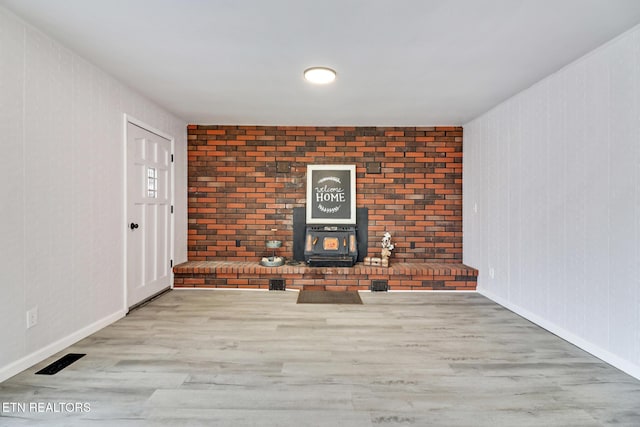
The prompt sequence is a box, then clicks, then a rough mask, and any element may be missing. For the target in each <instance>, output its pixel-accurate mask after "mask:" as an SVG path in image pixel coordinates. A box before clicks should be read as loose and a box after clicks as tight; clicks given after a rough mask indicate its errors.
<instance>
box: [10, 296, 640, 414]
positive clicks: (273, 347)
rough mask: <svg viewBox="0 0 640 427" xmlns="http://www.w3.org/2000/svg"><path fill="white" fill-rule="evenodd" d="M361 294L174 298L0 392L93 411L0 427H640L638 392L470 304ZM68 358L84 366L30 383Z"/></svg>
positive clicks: (561, 345)
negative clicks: (343, 301) (352, 301)
mask: <svg viewBox="0 0 640 427" xmlns="http://www.w3.org/2000/svg"><path fill="white" fill-rule="evenodd" d="M361 296H362V299H363V301H364V305H319V304H296V297H297V293H296V292H251V291H219V290H216V291H207V290H198V291H172V292H169V293H167V294H165V295H163V296H162V297H160V298H158V299H157V300H155V301H153V302H151V303H150V304H148V305H147V306H145V307H142V308H141V309H138V310H136V311H133V312H132V313H131V314H130V315H129V316H127V317H126V318H124V319H122V320H121V321H119V322H117V323H115V324H113V325H111V326H109V327H107V328H105V329H103V330H101V331H100V332H98V333H96V334H94V335H92V336H91V337H89V338H87V339H85V340H83V341H81V342H79V343H78V344H76V345H74V346H72V347H70V348H68V349H67V350H65V351H64V352H61V353H60V354H58V355H56V356H55V357H52V358H50V359H49V360H47V361H45V362H43V363H41V364H39V365H37V366H35V367H33V368H32V369H29V370H27V371H25V372H23V373H21V374H19V375H17V376H15V377H13V378H11V379H9V380H8V381H6V382H4V383H2V384H1V385H0V401H1V402H3V405H4V404H6V403H7V402H15V403H17V402H23V403H26V404H27V405H29V404H33V403H40V404H45V403H52V404H58V405H59V404H60V403H67V402H71V403H80V404H83V403H84V404H88V406H89V408H88V409H89V411H86V410H85V411H84V412H83V411H67V412H64V411H63V412H57V413H55V412H44V413H43V412H41V411H40V412H39V411H38V410H36V411H30V410H29V408H28V407H27V410H26V411H20V410H11V411H5V412H3V413H2V417H0V425H2V426H13V425H25V426H26V425H29V426H31V425H55V426H62V425H69V426H85V425H104V426H140V425H144V426H147V425H165V426H201V425H203V426H204V425H206V426H305V427H306V426H409V425H415V426H545V427H548V426H580V427H584V426H602V425H625V426H638V425H640V381H638V380H635V379H634V378H632V377H630V376H628V375H626V374H624V373H622V372H620V371H618V370H617V369H615V368H612V367H611V366H609V365H607V364H605V363H603V362H601V361H599V360H598V359H596V358H594V357H592V356H590V355H588V354H586V353H585V352H583V351H581V350H579V349H578V348H576V347H574V346H572V345H570V344H568V343H566V342H565V341H563V340H561V339H559V338H557V337H556V336H554V335H552V334H550V333H548V332H546V331H544V330H542V329H540V328H538V327H537V326H535V325H533V324H531V323H529V322H528V321H526V320H523V319H522V318H520V317H518V316H517V315H515V314H513V313H511V312H509V311H507V310H505V309H504V308H502V307H500V306H498V305H496V304H494V303H493V302H491V301H489V300H487V299H485V298H484V297H482V296H481V295H479V294H475V293H458V294H443V293H374V294H372V293H362V294H361ZM68 352H77V353H87V356H85V357H84V358H82V359H80V360H79V361H78V362H76V363H75V364H73V365H71V366H69V367H68V368H66V369H64V370H63V371H61V372H59V373H58V374H57V375H54V376H42V375H34V372H35V371H36V370H38V369H40V368H42V367H43V366H45V365H47V364H48V363H50V362H51V361H53V360H55V359H57V358H58V357H60V356H61V355H63V354H66V353H68ZM5 409H6V408H5ZM18 409H19V408H18ZM41 409H43V408H41ZM44 409H46V408H44ZM84 409H87V408H84Z"/></svg>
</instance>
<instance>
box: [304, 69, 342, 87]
mask: <svg viewBox="0 0 640 427" xmlns="http://www.w3.org/2000/svg"><path fill="white" fill-rule="evenodd" d="M304 78H305V79H306V80H307V81H308V82H310V83H314V84H317V85H326V84H327V83H331V82H332V81H334V80H335V79H336V72H335V71H334V70H332V69H331V68H327V67H311V68H307V69H306V70H304Z"/></svg>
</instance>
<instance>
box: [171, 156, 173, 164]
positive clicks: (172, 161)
mask: <svg viewBox="0 0 640 427" xmlns="http://www.w3.org/2000/svg"><path fill="white" fill-rule="evenodd" d="M171 163H173V154H172V155H171Z"/></svg>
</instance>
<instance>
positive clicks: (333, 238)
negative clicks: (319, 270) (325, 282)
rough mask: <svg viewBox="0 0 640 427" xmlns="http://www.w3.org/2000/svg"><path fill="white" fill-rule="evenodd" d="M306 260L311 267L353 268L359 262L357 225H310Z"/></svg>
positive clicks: (305, 244)
mask: <svg viewBox="0 0 640 427" xmlns="http://www.w3.org/2000/svg"><path fill="white" fill-rule="evenodd" d="M304 242H305V243H304V259H305V262H306V263H307V264H308V265H309V266H311V267H351V266H353V265H354V264H355V263H356V261H357V260H358V241H357V238H356V226H355V225H333V226H328V225H325V226H318V225H308V226H307V227H306V233H305V238H304Z"/></svg>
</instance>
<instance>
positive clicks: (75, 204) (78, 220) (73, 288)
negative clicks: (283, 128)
mask: <svg viewBox="0 0 640 427" xmlns="http://www.w3.org/2000/svg"><path fill="white" fill-rule="evenodd" d="M125 113H126V114H129V115H131V116H133V117H135V118H137V119H139V120H141V121H143V122H145V123H147V124H149V125H150V126H153V127H154V128H156V129H159V130H161V131H163V132H165V133H167V134H169V135H172V136H173V137H174V138H175V141H176V152H175V154H176V163H175V165H176V166H175V189H176V190H175V206H176V214H175V215H176V229H175V236H176V239H175V260H176V262H182V261H185V260H186V258H187V248H186V246H187V244H186V236H187V230H186V228H187V219H186V206H187V203H186V123H185V122H184V121H182V120H180V119H178V118H176V117H174V116H172V115H171V114H169V113H167V112H166V111H163V110H162V109H161V108H158V107H157V106H156V105H154V104H153V103H151V102H150V101H148V100H146V99H144V98H143V97H141V96H139V95H138V94H136V93H135V92H133V91H131V90H129V89H127V88H126V87H124V86H123V85H122V84H120V83H118V82H117V81H116V80H114V79H113V78H111V77H109V76H108V75H106V74H105V73H104V72H102V71H101V70H99V69H97V68H96V67H95V66H93V65H91V64H89V63H88V62H86V61H85V60H83V59H82V58H80V57H78V56H77V55H75V54H74V53H72V52H71V51H69V50H68V49H66V48H65V47H63V46H61V45H59V44H57V43H56V42H55V41H53V40H51V39H50V38H48V37H47V36H45V35H43V34H42V33H41V32H39V31H38V30H36V29H34V28H33V27H31V26H29V25H27V24H24V23H23V22H22V21H21V20H19V19H18V18H17V17H15V16H14V15H12V14H11V13H10V12H8V11H6V10H5V9H3V8H0V146H1V151H0V325H2V326H1V332H2V339H1V342H0V381H2V380H4V379H6V378H8V377H9V376H12V375H13V374H15V373H17V372H19V371H21V370H22V369H24V368H26V367H28V366H30V365H32V364H34V363H36V362H38V361H40V360H43V359H44V358H46V357H48V356H50V355H52V354H53V353H55V352H56V351H59V350H61V349H63V348H64V347H66V345H68V344H70V343H72V342H74V341H76V340H78V339H80V338H82V337H84V336H86V335H88V334H90V333H92V332H93V331H95V330H97V329H99V328H101V327H103V326H105V325H107V324H109V323H110V322H112V321H114V320H116V319H118V318H119V317H121V316H122V315H123V314H124V313H125V307H124V277H125V272H124V247H125V246H124V243H125V242H124V227H125V226H126V218H125V217H124V173H125V166H124V141H123V132H124V130H123V116H124V114H125ZM35 306H37V307H38V308H39V321H38V325H36V326H35V327H34V328H31V329H28V330H27V329H26V311H27V310H29V309H31V308H32V307H35Z"/></svg>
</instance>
